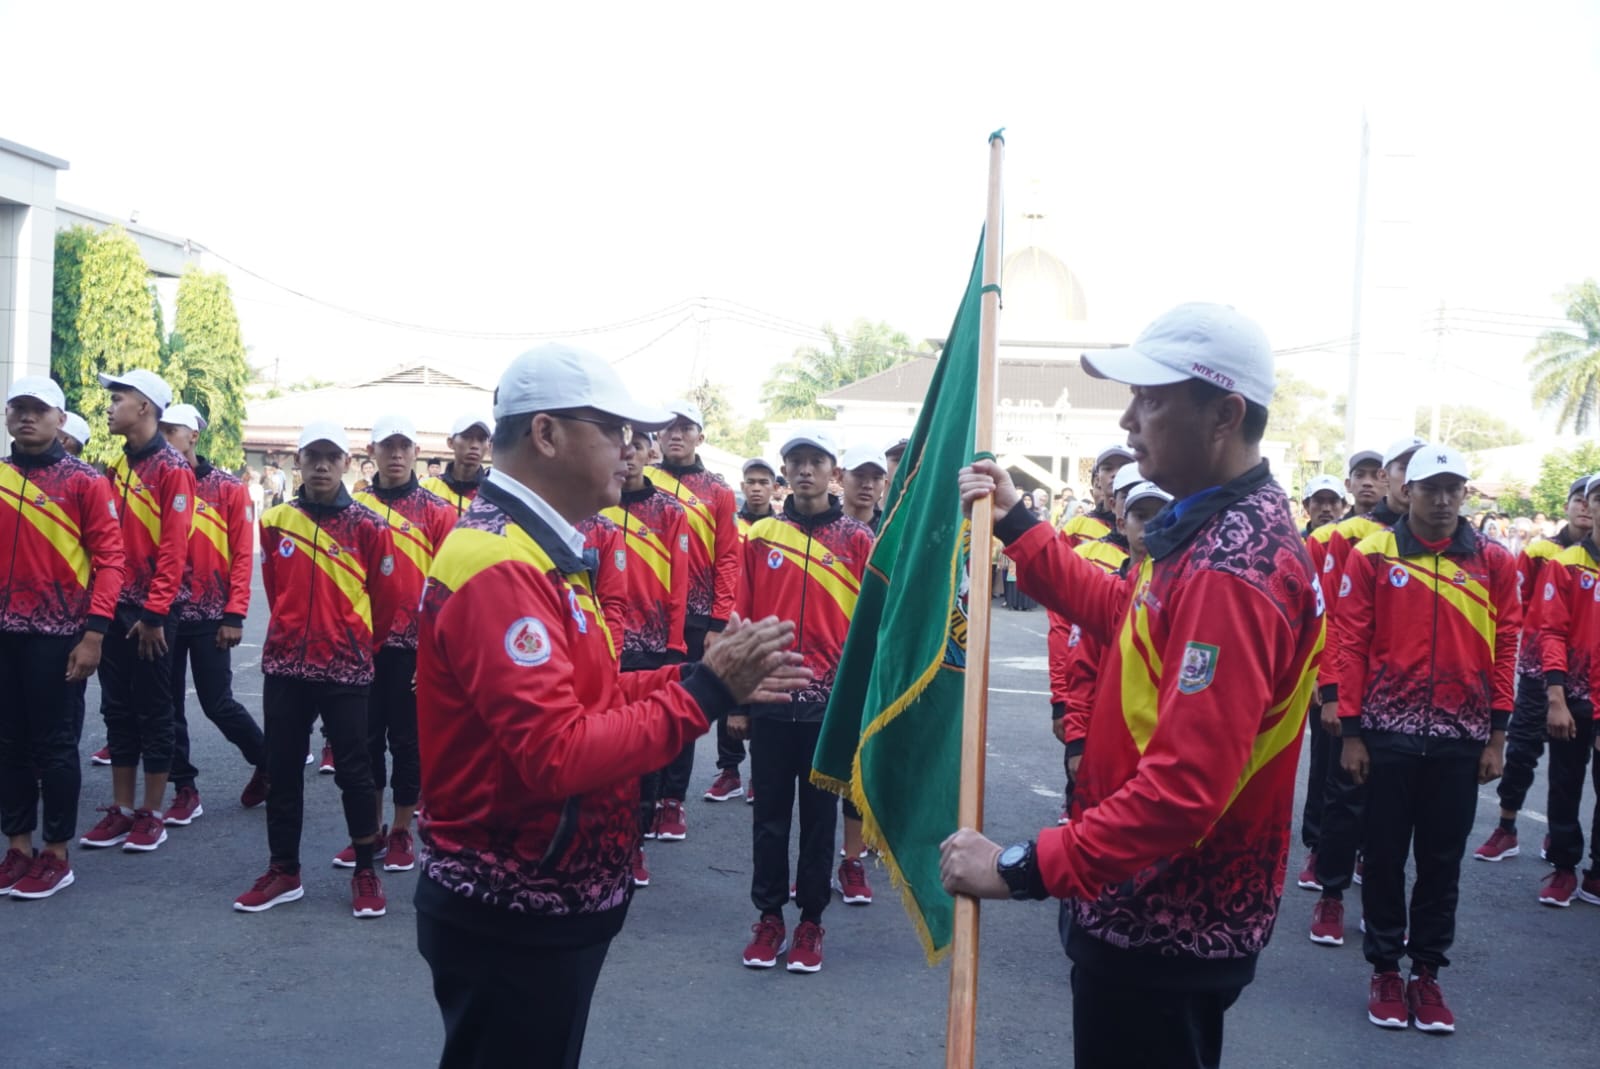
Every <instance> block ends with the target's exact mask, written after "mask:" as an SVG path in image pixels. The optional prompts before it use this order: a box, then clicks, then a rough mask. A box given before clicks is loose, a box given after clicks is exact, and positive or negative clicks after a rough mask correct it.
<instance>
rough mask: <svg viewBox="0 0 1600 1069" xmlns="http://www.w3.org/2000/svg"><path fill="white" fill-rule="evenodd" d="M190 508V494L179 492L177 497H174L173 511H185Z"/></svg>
mask: <svg viewBox="0 0 1600 1069" xmlns="http://www.w3.org/2000/svg"><path fill="white" fill-rule="evenodd" d="M188 508H189V495H188V494H179V495H178V496H177V497H175V498H173V499H172V511H173V512H184V511H186V510H187V509H188Z"/></svg>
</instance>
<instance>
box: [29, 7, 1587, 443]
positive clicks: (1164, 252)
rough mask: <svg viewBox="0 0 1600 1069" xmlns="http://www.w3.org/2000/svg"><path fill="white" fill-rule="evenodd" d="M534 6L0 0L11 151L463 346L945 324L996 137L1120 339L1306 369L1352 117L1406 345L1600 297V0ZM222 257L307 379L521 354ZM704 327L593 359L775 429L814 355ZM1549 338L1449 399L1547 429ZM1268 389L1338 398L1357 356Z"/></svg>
mask: <svg viewBox="0 0 1600 1069" xmlns="http://www.w3.org/2000/svg"><path fill="white" fill-rule="evenodd" d="M530 6H531V5H515V6H513V5H511V4H504V5H487V4H471V3H455V4H449V5H444V4H437V3H433V4H426V5H409V4H397V3H385V4H338V5H335V4H328V3H311V4H307V3H274V4H270V5H267V4H260V5H248V9H249V10H250V11H252V12H254V13H253V14H249V15H247V14H242V13H241V12H243V11H244V10H246V8H247V5H242V4H217V3H208V4H199V3H168V4H139V5H133V4H126V3H117V4H79V3H74V4H70V5H68V4H60V3H52V2H36V3H14V2H9V0H0V47H3V49H4V54H5V62H4V63H3V64H0V137H5V138H9V139H11V140H15V141H20V142H22V143H23V144H26V145H30V146H32V147H34V148H38V149H41V150H43V151H45V152H49V153H52V154H54V155H57V156H62V157H64V158H66V159H68V160H70V161H71V164H72V167H71V170H69V171H67V172H66V173H64V174H62V175H61V176H60V181H59V186H58V193H59V195H60V196H61V198H62V199H64V200H67V201H70V202H74V203H79V204H83V205H86V206H90V207H95V208H98V209H101V210H104V211H108V212H112V213H114V214H119V215H125V214H126V213H127V212H128V211H130V210H132V209H138V211H139V213H140V221H141V223H143V224H146V225H149V226H151V227H154V228H156V229H159V230H164V231H166V232H169V233H172V234H177V235H183V236H188V237H192V238H194V239H195V240H197V241H199V242H201V243H203V244H205V245H206V246H208V247H210V248H212V249H215V250H216V251H218V252H219V253H221V254H223V255H224V256H226V257H228V258H229V259H230V260H232V261H234V262H235V263H238V264H241V265H244V266H246V267H248V268H250V269H251V270H253V271H256V272H259V273H260V274H262V275H264V276H267V277H269V278H272V279H274V280H277V281H280V282H282V283H285V284H287V285H289V286H291V287H293V288H295V289H298V290H301V291H304V292H306V293H310V294H313V295H315V296H317V297H320V298H322V299H324V300H326V301H329V302H333V303H336V304H340V305H345V306H350V307H353V308H358V309H361V310H363V311H366V312H370V313H372V314H374V315H377V316H381V317H388V318H392V319H397V320H404V321H408V322H419V323H426V324H432V325H438V326H441V327H446V328H451V329H458V330H468V331H483V332H499V331H516V332H533V331H566V330H571V329H574V328H579V327H587V326H593V325H598V324H606V323H615V322H617V321H621V320H627V319H631V318H635V317H638V316H640V315H642V314H645V313H649V312H652V311H655V310H658V309H661V308H663V307H666V306H670V305H673V304H675V303H676V302H678V301H680V300H682V299H684V298H689V297H695V296H711V297H716V298H721V299H723V300H725V301H735V302H741V303H742V304H744V305H747V306H750V307H752V308H756V309H761V310H763V311H764V312H767V313H772V314H775V315H777V316H780V317H782V318H783V319H784V320H788V321H791V322H792V323H795V324H803V325H807V326H815V325H817V324H820V323H821V322H823V321H832V322H834V323H837V324H840V325H844V324H847V323H848V322H849V321H850V320H852V319H853V318H855V317H857V316H868V317H871V318H874V319H885V320H888V321H890V322H891V323H892V324H894V325H895V326H897V327H899V328H900V329H904V330H906V331H907V332H909V333H910V334H912V336H913V337H925V336H929V335H940V334H942V333H943V332H944V330H945V328H946V327H947V326H948V323H949V319H950V316H951V314H952V313H953V311H954V302H955V300H956V299H957V298H958V297H959V294H960V289H961V286H962V284H963V283H964V281H965V277H966V271H967V268H968V265H969V263H970V257H971V253H972V250H973V248H974V243H975V241H976V238H977V231H978V227H979V225H980V224H981V222H982V213H983V192H984V170H985V165H986V152H985V140H986V136H987V134H988V133H989V131H990V130H992V129H994V128H996V127H999V126H1005V127H1006V128H1007V131H1008V132H1007V141H1008V154H1007V174H1008V189H1009V190H1010V194H1011V198H1012V201H1013V204H1015V203H1016V202H1017V201H1018V200H1019V199H1020V198H1021V197H1022V196H1023V195H1024V193H1025V192H1026V191H1027V190H1029V188H1030V187H1031V186H1034V185H1035V184H1036V188H1037V189H1038V196H1039V198H1040V200H1041V201H1042V203H1043V204H1044V205H1045V207H1046V209H1047V211H1048V212H1049V216H1050V220H1051V224H1052V227H1053V230H1054V233H1055V235H1056V236H1057V239H1058V244H1057V246H1056V248H1055V249H1054V251H1055V252H1057V253H1058V255H1060V256H1061V257H1062V258H1063V259H1065V260H1066V262H1067V263H1068V264H1069V265H1071V266H1072V267H1073V269H1074V270H1075V271H1076V272H1077V274H1078V275H1079V277H1080V278H1081V279H1082V281H1083V284H1084V286H1085V289H1086V291H1087V295H1088V301H1089V308H1090V314H1091V316H1092V317H1093V319H1094V320H1095V321H1096V322H1097V323H1105V324H1114V325H1116V326H1117V327H1118V329H1120V330H1122V331H1123V332H1125V333H1126V334H1128V335H1130V336H1131V334H1132V333H1134V332H1136V330H1137V328H1138V327H1139V326H1141V325H1142V324H1143V323H1144V322H1146V321H1147V320H1149V319H1150V318H1152V317H1154V316H1155V315H1156V314H1157V313H1159V312H1160V311H1162V310H1163V309H1164V308H1166V307H1167V306H1169V305H1171V304H1173V303H1176V302H1177V301H1180V300H1187V299H1196V298H1205V299H1222V300H1227V301H1228V302H1230V303H1233V304H1235V305H1237V306H1239V307H1241V308H1243V309H1245V310H1246V311H1248V312H1250V313H1251V314H1253V315H1255V316H1256V317H1257V318H1259V319H1260V320H1261V321H1262V322H1263V323H1264V325H1265V326H1266V327H1267V330H1268V333H1269V335H1270V336H1271V337H1272V339H1273V341H1274V343H1275V344H1276V345H1278V346H1279V347H1289V346H1300V345H1306V344H1308V343H1314V342H1319V341H1323V340H1328V339H1342V338H1344V337H1346V336H1347V335H1348V334H1349V333H1350V291H1351V275H1352V259H1353V250H1354V220H1355V201H1356V175H1357V148H1358V142H1359V136H1360V122H1361V115H1362V112H1363V109H1365V110H1366V111H1367V113H1368V114H1369V116H1370V118H1371V121H1372V124H1373V132H1374V139H1375V142H1376V143H1383V144H1386V145H1388V146H1389V147H1390V148H1398V149H1399V150H1401V151H1405V152H1411V153H1414V154H1415V155H1416V157H1417V163H1416V169H1415V179H1416V185H1415V189H1414V192H1412V194H1411V195H1410V196H1409V198H1402V199H1403V200H1404V199H1409V201H1410V205H1409V207H1408V208H1407V209H1406V211H1407V213H1408V214H1410V215H1412V219H1411V222H1412V223H1413V224H1414V233H1415V235H1416V238H1417V241H1416V251H1417V254H1418V256H1417V260H1416V263H1415V267H1414V269H1413V271H1412V274H1413V275H1414V277H1413V278H1412V282H1413V283H1414V285H1413V293H1414V295H1415V298H1416V301H1417V303H1418V307H1419V313H1418V323H1419V326H1420V324H1421V322H1422V319H1421V316H1422V311H1421V310H1426V309H1430V308H1433V307H1436V306H1437V304H1438V303H1439V301H1441V300H1443V301H1445V302H1446V303H1447V304H1448V305H1449V306H1451V307H1452V308H1457V307H1462V308H1466V307H1471V308H1483V309H1491V310H1496V311H1503V312H1516V313H1525V314H1530V315H1547V316H1553V315H1557V314H1558V313H1559V307H1558V306H1557V305H1556V303H1555V302H1554V300H1553V299H1552V294H1553V293H1554V292H1555V291H1557V290H1558V289H1560V288H1561V287H1563V286H1564V285H1566V284H1568V283H1571V282H1575V281H1578V280H1580V279H1582V278H1584V277H1585V276H1587V275H1595V274H1600V265H1597V263H1596V253H1595V250H1597V249H1600V207H1597V203H1600V202H1597V198H1596V196H1595V175H1596V174H1600V141H1597V139H1595V138H1594V137H1592V136H1591V128H1592V122H1593V115H1594V104H1595V102H1596V101H1597V100H1600V6H1597V4H1595V3H1577V2H1564V3H1563V2H1548V3H1546V2H1541V3H1536V4H1520V5H1506V4H1503V3H1502V4H1489V3H1449V4H1422V3H1418V4H1401V3H1396V2H1394V0H1388V2H1380V3H1373V4H1364V3H1363V4H1345V5H1337V6H1334V5H1318V6H1317V9H1316V11H1315V13H1313V11H1312V9H1311V7H1310V6H1309V5H1296V4H1281V3H1272V4H1248V5H1247V4H1201V5H1196V4H1170V5H1168V4H1161V5H1149V4H1137V5H1135V4H1103V3H1079V2H1071V3H1068V2H1062V0H1057V2H1055V3H1038V4H1010V3H996V2H990V3H984V4H974V5H955V4H937V3H928V2H925V3H918V4H887V3H885V4H863V3H860V2H859V0H857V2H855V3H848V4H835V3H827V2H814V3H808V4H804V5H791V6H786V7H782V8H779V7H775V6H772V5H752V4H748V3H741V4H721V3H718V4H710V3H684V4H675V5H661V4H636V5H630V4H620V5H605V7H606V10H605V11H604V12H602V11H601V10H600V6H599V5H578V4H574V5H537V6H538V7H539V8H540V9H541V10H538V11H529V10H526V8H528V7H530ZM513 7H515V10H513ZM545 9H549V10H545ZM1012 243H1013V247H1014V246H1015V245H1016V243H1017V239H1016V235H1013V238H1012ZM208 266H222V265H219V264H216V263H215V262H214V261H213V262H211V263H209V264H208ZM1368 266H1369V270H1370V269H1372V268H1373V265H1372V263H1371V262H1370V261H1369V265H1368ZM1382 267H1383V265H1378V268H1379V269H1380V270H1381V269H1382ZM230 275H231V276H232V278H233V280H234V285H235V292H236V295H237V297H238V298H239V306H240V313H241V317H242V319H243V323H244V329H245V339H246V343H247V344H248V345H250V346H251V349H252V359H253V360H254V361H255V362H256V363H258V364H262V365H267V366H271V365H272V364H273V363H274V362H278V366H279V371H280V374H281V376H282V379H283V381H285V382H289V381H293V380H295V379H299V378H302V377H305V376H308V375H318V376H320V377H327V378H347V377H350V376H352V375H355V374H358V373H360V372H363V371H368V370H376V369H378V368H381V367H384V366H387V365H391V364H394V363H398V362H400V361H404V360H411V359H415V358H419V357H422V358H432V359H436V360H439V361H443V362H446V363H452V364H458V365H465V366H468V367H472V368H476V369H478V370H479V371H480V372H481V373H482V374H483V375H485V376H486V377H488V378H490V379H492V378H493V377H494V375H495V374H496V373H497V372H498V370H499V368H500V367H502V366H503V365H504V363H505V362H506V360H508V359H509V358H510V357H511V356H512V355H514V354H515V353H516V352H518V351H521V350H522V349H524V348H527V347H528V346H529V345H531V344H533V342H531V341H526V340H524V341H519V340H515V339H498V340H468V339H461V338H453V337H448V336H441V335H435V334H428V333H422V332H417V331H410V330H398V329H391V328H387V327H380V326H377V325H374V324H372V323H368V322H365V321H362V320H358V319H353V318H350V317H347V316H343V315H338V314H335V313H333V312H331V311H328V310H326V309H323V308H319V307H318V306H315V305H312V304H308V303H307V302H305V301H302V300H299V299H297V298H294V297H291V296H289V295H287V294H285V293H282V292H281V291H278V290H274V289H272V288H270V287H268V286H266V285H263V284H262V283H260V282H258V281H255V280H253V279H251V278H249V277H248V276H244V275H241V274H240V273H239V272H237V271H232V270H230ZM680 317H681V315H673V316H670V317H667V318H663V319H659V320H656V321H653V322H650V323H647V324H642V325H640V326H638V327H635V328H631V329H628V330H622V331H613V332H610V333H604V334H599V335H595V336H593V337H591V338H589V339H588V344H590V345H591V346H592V347H593V348H595V349H597V350H598V351H600V352H601V353H602V354H604V355H607V356H608V357H610V358H612V359H617V358H621V357H623V356H625V355H626V356H628V359H627V360H626V362H625V363H623V365H622V366H623V367H624V368H625V369H626V370H627V371H628V373H629V376H630V380H631V381H632V382H633V383H634V385H635V386H636V387H637V388H638V389H639V390H640V391H641V392H644V393H647V394H655V395H657V396H660V397H665V396H670V395H672V394H676V393H678V392H680V391H681V389H682V388H683V386H684V385H686V384H687V382H688V380H689V377H690V375H706V374H708V375H709V376H710V377H711V378H712V379H713V380H719V381H722V382H724V383H725V384H726V385H728V386H729V387H730V389H731V391H732V392H733V395H734V397H735V399H736V400H737V401H739V402H740V404H741V406H742V407H743V408H744V410H745V412H746V413H747V414H754V413H755V408H756V405H755V401H756V397H757V393H758V389H759V385H760V382H761V380H762V379H763V378H764V377H765V375H766V372H767V370H768V368H769V367H770V366H771V364H772V363H774V362H775V361H776V360H778V359H781V358H783V357H784V356H786V355H787V354H788V353H789V352H790V351H791V350H792V349H793V348H794V347H795V346H796V345H798V344H803V343H804V339H803V338H801V337H798V336H796V335H795V334H793V333H782V332H777V331H773V330H769V329H764V328H759V327H755V326H751V325H748V324H747V323H742V322H739V321H737V320H735V319H731V318H728V317H727V316H726V315H717V316H715V317H714V318H712V320H711V322H710V324H709V326H708V328H707V333H706V335H705V337H703V338H702V337H700V335H699V331H698V330H697V327H696V325H695V324H694V323H693V322H690V323H686V324H684V325H681V326H679V327H678V328H677V329H676V330H673V331H672V332H670V333H668V334H667V336H666V337H665V338H663V339H661V340H660V341H657V342H655V344H653V345H650V346H649V347H648V348H643V349H641V347H643V346H645V345H646V343H649V342H651V341H652V340H653V339H655V338H657V336H658V335H660V334H661V333H662V332H663V331H666V330H667V329H668V328H669V327H671V326H673V324H675V323H677V322H678V320H679V319H680ZM1480 326H1481V325H1480ZM790 329H797V328H793V327H791V328H790ZM799 329H803V328H799ZM1482 329H1492V328H1490V327H1482ZM1522 333H1524V334H1525V333H1526V332H1525V331H1524V332H1522ZM1002 334H1004V329H1002ZM1527 347H1528V342H1527V340H1526V339H1525V338H1524V337H1514V338H1513V337H1499V336H1495V335H1492V334H1465V333H1459V332H1457V333H1452V334H1451V335H1450V336H1449V337H1447V338H1446V341H1445V346H1444V352H1445V360H1446V362H1447V364H1448V365H1449V367H1447V376H1448V380H1447V382H1446V384H1445V386H1444V389H1445V390H1446V392H1447V398H1446V399H1447V400H1464V401H1475V402H1477V403H1480V404H1484V405H1486V406H1489V407H1493V408H1494V409H1495V410H1496V411H1499V412H1502V413H1504V414H1505V415H1507V416H1508V417H1510V418H1514V419H1516V420H1517V421H1518V422H1521V423H1523V424H1525V425H1527V426H1528V428H1529V429H1530V430H1532V429H1534V420H1533V417H1532V415H1531V413H1530V412H1529V411H1528V407H1527V402H1526V393H1527V383H1526V375H1525V373H1524V370H1523V365H1522V363H1521V355H1522V353H1523V352H1525V351H1526V349H1527ZM1432 349H1433V343H1432V337H1431V335H1421V334H1419V336H1418V342H1417V346H1416V352H1417V354H1418V357H1419V361H1420V362H1419V363H1418V365H1417V369H1418V370H1417V373H1416V374H1415V375H1413V376H1411V377H1410V379H1409V382H1408V383H1402V385H1401V387H1400V388H1406V389H1414V390H1417V391H1418V392H1419V394H1420V392H1421V391H1422V390H1423V389H1424V388H1426V386H1427V384H1428V383H1429V382H1430V381H1433V380H1431V379H1430V378H1429V377H1427V376H1426V372H1427V363H1426V361H1427V360H1428V359H1431V355H1432ZM636 350H638V351H637V352H636ZM629 354H632V355H629ZM1282 366H1288V367H1293V368H1295V369H1296V370H1297V371H1300V372H1301V373H1303V374H1306V375H1308V376H1310V377H1312V378H1314V379H1317V380H1319V381H1322V382H1325V383H1326V384H1327V385H1329V386H1330V387H1332V388H1334V389H1339V390H1342V389H1343V384H1344V379H1345V375H1346V370H1345V367H1346V365H1345V361H1344V358H1343V356H1342V355H1332V354H1326V353H1323V354H1312V355H1310V356H1297V357H1287V358H1285V360H1284V362H1283V365H1282ZM1462 369H1465V370H1462Z"/></svg>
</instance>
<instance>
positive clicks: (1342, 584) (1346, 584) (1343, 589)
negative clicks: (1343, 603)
mask: <svg viewBox="0 0 1600 1069" xmlns="http://www.w3.org/2000/svg"><path fill="white" fill-rule="evenodd" d="M1339 596H1340V597H1341V598H1348V597H1349V596H1350V577H1349V576H1348V575H1347V576H1345V577H1344V578H1343V579H1341V580H1339Z"/></svg>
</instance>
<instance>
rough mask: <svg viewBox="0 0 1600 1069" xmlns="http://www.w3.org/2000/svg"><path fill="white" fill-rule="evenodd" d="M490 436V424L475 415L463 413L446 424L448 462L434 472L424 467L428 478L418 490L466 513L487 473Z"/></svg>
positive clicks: (458, 514)
mask: <svg viewBox="0 0 1600 1069" xmlns="http://www.w3.org/2000/svg"><path fill="white" fill-rule="evenodd" d="M493 433H494V422H493V421H492V420H490V419H489V418H488V417H486V416H482V415H479V414H478V413H476V412H463V413H462V414H461V415H459V416H457V417H456V420H455V422H454V423H452V424H451V425H450V437H449V439H448V444H449V446H450V452H451V459H450V463H448V464H446V465H444V467H443V468H441V469H440V470H439V472H438V473H435V472H434V471H433V467H432V464H431V463H430V465H429V468H428V477H427V478H425V479H423V480H422V488H423V489H424V490H427V491H428V492H429V493H432V494H435V495H437V496H438V497H440V498H442V499H443V500H444V501H445V502H446V503H447V504H449V505H450V507H451V508H453V509H455V510H456V515H457V516H460V515H461V514H462V513H463V512H466V511H467V508H468V506H470V505H471V504H472V500H473V498H475V497H477V496H478V488H479V487H480V486H482V485H483V477H484V475H485V474H486V473H487V472H488V471H489V469H488V468H487V467H485V466H484V463H483V459H484V457H486V456H488V455H489V448H490V446H489V437H490V435H492V434H493Z"/></svg>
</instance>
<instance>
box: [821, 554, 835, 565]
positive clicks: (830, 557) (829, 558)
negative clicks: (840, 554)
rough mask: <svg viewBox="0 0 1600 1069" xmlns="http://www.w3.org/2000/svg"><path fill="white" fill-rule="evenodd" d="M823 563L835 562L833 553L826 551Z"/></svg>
mask: <svg viewBox="0 0 1600 1069" xmlns="http://www.w3.org/2000/svg"><path fill="white" fill-rule="evenodd" d="M822 563H823V564H832V563H833V554H832V553H824V554H823V555H822Z"/></svg>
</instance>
